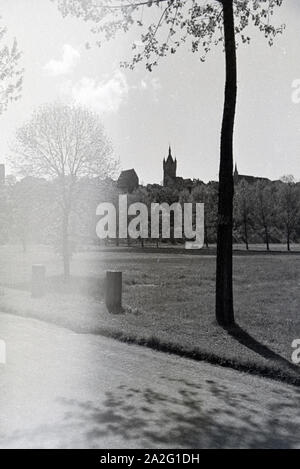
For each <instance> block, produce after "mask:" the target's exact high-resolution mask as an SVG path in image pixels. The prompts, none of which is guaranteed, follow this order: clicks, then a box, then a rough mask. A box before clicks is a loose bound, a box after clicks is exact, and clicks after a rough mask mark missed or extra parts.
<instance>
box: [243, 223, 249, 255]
mask: <svg viewBox="0 0 300 469" xmlns="http://www.w3.org/2000/svg"><path fill="white" fill-rule="evenodd" d="M244 234H245V244H246V249H247V251H249V242H248V222H247V218H245V219H244Z"/></svg>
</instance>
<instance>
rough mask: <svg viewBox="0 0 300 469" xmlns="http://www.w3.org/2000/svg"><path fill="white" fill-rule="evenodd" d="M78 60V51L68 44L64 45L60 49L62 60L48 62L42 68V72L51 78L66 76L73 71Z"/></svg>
mask: <svg viewBox="0 0 300 469" xmlns="http://www.w3.org/2000/svg"><path fill="white" fill-rule="evenodd" d="M79 58H80V53H79V51H78V50H77V49H74V47H72V46H70V45H69V44H65V45H64V46H63V48H62V59H61V60H54V59H52V60H50V61H49V62H48V63H46V65H45V66H44V70H46V72H47V73H49V75H52V76H58V75H67V74H68V73H70V72H71V71H72V70H73V68H74V67H75V65H76V63H77V62H78V60H79Z"/></svg>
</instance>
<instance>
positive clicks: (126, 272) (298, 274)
mask: <svg viewBox="0 0 300 469" xmlns="http://www.w3.org/2000/svg"><path fill="white" fill-rule="evenodd" d="M33 263H44V264H45V265H46V268H47V276H48V285H47V290H48V291H47V295H46V296H45V297H44V298H42V299H31V297H30V293H29V290H30V273H31V265H32V264H33ZM109 269H113V270H114V269H116V270H122V272H123V279H124V296H123V300H124V306H125V311H124V313H123V314H121V315H111V314H109V313H108V312H107V311H106V308H105V306H104V303H103V290H104V287H103V284H104V277H105V271H106V270H109ZM60 273H61V265H60V261H59V259H58V258H57V257H55V256H53V254H52V251H51V250H50V249H45V248H43V249H41V248H40V249H39V250H35V251H33V250H32V251H31V252H29V253H27V254H23V253H22V251H21V249H20V248H13V247H9V248H5V247H2V248H1V265H0V276H1V284H2V285H4V289H3V292H2V293H3V294H2V296H1V297H0V310H2V311H5V312H10V313H13V314H19V315H22V316H31V317H36V318H39V319H42V320H46V321H50V322H54V323H56V324H59V325H62V326H64V327H68V328H71V329H72V330H75V331H76V332H90V333H104V334H107V335H111V336H114V337H117V338H119V339H121V340H128V341H136V342H139V343H143V344H148V345H151V346H153V347H155V348H159V349H162V350H170V351H173V352H177V353H183V354H187V355H188V356H194V357H195V358H205V359H208V360H209V361H212V362H216V363H220V364H224V365H230V366H233V367H236V368H240V369H245V370H249V371H254V372H258V373H261V374H264V375H268V376H272V377H278V378H281V379H283V380H284V379H287V380H289V382H295V383H298V384H300V373H299V372H300V366H298V367H297V366H295V365H293V364H292V363H291V354H292V351H293V349H292V347H291V343H292V341H293V340H294V339H296V338H300V315H299V303H300V255H297V254H295V255H286V254H282V255H281V254H278V253H277V254H276V255H273V254H267V255H266V254H255V255H253V254H252V255H251V256H247V255H239V256H235V257H234V285H235V287H234V297H235V314H236V320H237V323H238V325H239V327H240V329H236V330H234V331H225V330H223V329H221V328H220V327H218V326H217V325H216V323H215V320H214V280H215V257H214V256H211V255H205V254H203V255H198V256H192V255H190V254H189V255H184V254H176V253H175V252H174V254H172V253H169V252H168V253H166V254H163V253H160V254H154V253H149V254H148V253H146V252H141V251H140V252H127V251H122V250H119V251H118V250H115V251H114V252H105V251H102V252H82V253H78V254H77V255H76V256H75V257H74V260H73V263H72V273H73V278H72V281H71V283H70V285H69V286H65V285H64V284H63V282H62V279H61V277H60Z"/></svg>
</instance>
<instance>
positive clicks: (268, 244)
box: [265, 226, 270, 251]
mask: <svg viewBox="0 0 300 469" xmlns="http://www.w3.org/2000/svg"><path fill="white" fill-rule="evenodd" d="M265 238H266V246H267V251H270V241H269V231H268V227H267V226H265Z"/></svg>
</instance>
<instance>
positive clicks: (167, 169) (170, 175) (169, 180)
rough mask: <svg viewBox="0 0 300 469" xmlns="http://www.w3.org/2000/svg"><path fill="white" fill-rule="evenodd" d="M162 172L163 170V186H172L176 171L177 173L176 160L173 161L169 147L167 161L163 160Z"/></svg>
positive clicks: (174, 181)
mask: <svg viewBox="0 0 300 469" xmlns="http://www.w3.org/2000/svg"><path fill="white" fill-rule="evenodd" d="M163 170H164V180H163V184H164V186H172V185H174V184H176V179H177V178H176V171H177V160H176V158H175V159H174V160H173V157H172V152H171V147H170V146H169V154H168V157H167V159H166V160H165V158H164V160H163Z"/></svg>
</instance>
